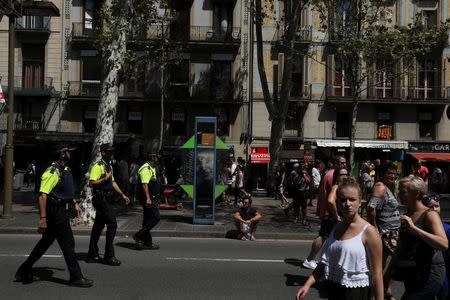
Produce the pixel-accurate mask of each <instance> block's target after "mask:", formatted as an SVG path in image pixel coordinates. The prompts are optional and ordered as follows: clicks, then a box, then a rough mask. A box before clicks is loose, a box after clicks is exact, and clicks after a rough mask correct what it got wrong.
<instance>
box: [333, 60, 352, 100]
mask: <svg viewBox="0 0 450 300" xmlns="http://www.w3.org/2000/svg"><path fill="white" fill-rule="evenodd" d="M350 75H351V69H350V66H349V65H347V64H345V63H344V61H343V60H341V59H338V58H337V59H336V60H335V69H334V83H333V95H334V96H346V97H348V96H350V95H351V89H350V84H349V80H348V76H350Z"/></svg>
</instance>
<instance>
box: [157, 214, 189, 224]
mask: <svg viewBox="0 0 450 300" xmlns="http://www.w3.org/2000/svg"><path fill="white" fill-rule="evenodd" d="M161 220H167V221H170V222H175V223H186V224H192V216H181V215H161Z"/></svg>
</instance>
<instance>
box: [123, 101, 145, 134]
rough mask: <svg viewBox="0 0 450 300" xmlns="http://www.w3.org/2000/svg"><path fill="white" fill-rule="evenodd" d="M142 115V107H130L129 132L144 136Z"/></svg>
mask: <svg viewBox="0 0 450 300" xmlns="http://www.w3.org/2000/svg"><path fill="white" fill-rule="evenodd" d="M142 115H143V109H142V107H140V106H131V107H128V118H127V120H128V124H127V127H128V132H129V133H135V134H142Z"/></svg>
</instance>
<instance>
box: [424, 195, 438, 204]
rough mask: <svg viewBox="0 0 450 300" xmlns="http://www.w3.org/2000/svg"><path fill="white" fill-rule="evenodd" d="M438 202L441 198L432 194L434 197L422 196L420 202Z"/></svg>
mask: <svg viewBox="0 0 450 300" xmlns="http://www.w3.org/2000/svg"><path fill="white" fill-rule="evenodd" d="M439 200H441V196H440V195H436V194H434V195H426V196H423V198H422V201H423V202H424V203H430V202H431V201H436V202H439Z"/></svg>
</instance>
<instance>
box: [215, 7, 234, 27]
mask: <svg viewBox="0 0 450 300" xmlns="http://www.w3.org/2000/svg"><path fill="white" fill-rule="evenodd" d="M213 5H214V10H213V27H214V30H215V32H230V31H231V28H232V27H233V2H231V1H221V2H215V3H214V4H213Z"/></svg>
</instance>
